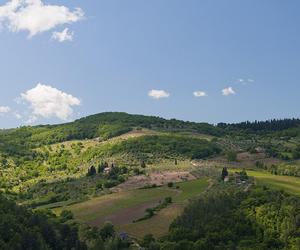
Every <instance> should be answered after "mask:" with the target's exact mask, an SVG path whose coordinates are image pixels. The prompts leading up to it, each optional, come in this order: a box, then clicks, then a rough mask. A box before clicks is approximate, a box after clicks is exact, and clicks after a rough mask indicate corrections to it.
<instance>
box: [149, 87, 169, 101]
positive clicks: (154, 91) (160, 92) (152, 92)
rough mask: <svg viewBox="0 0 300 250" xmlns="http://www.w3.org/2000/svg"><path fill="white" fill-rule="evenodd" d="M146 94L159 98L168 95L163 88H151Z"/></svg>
mask: <svg viewBox="0 0 300 250" xmlns="http://www.w3.org/2000/svg"><path fill="white" fill-rule="evenodd" d="M148 96H150V97H151V98H153V99H160V98H167V97H169V96H170V93H168V92H166V91H165V90H157V89H152V90H150V91H149V93H148Z"/></svg>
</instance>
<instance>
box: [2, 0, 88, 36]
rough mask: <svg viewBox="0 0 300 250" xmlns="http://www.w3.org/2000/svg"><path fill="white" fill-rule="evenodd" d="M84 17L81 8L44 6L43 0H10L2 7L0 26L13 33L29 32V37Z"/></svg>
mask: <svg viewBox="0 0 300 250" xmlns="http://www.w3.org/2000/svg"><path fill="white" fill-rule="evenodd" d="M83 17H84V12H83V10H82V9H80V8H76V9H74V10H73V11H72V10H70V9H69V8H68V7H66V6H63V5H61V6H59V5H50V4H44V3H43V2H42V1H41V0H10V1H8V2H7V3H6V4H4V5H1V6H0V25H2V26H4V27H7V28H8V29H9V30H10V31H12V32H19V31H28V33H29V37H32V36H35V35H36V34H39V33H42V32H45V31H49V30H52V29H54V28H56V27H57V26H60V25H65V24H71V23H75V22H78V21H79V20H81V19H82V18H83Z"/></svg>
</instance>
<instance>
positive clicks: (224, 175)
mask: <svg viewBox="0 0 300 250" xmlns="http://www.w3.org/2000/svg"><path fill="white" fill-rule="evenodd" d="M226 176H228V170H227V168H226V167H224V168H223V169H222V175H221V178H222V180H223V181H224V179H225V177H226Z"/></svg>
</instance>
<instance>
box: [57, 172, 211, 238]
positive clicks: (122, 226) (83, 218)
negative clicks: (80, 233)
mask: <svg viewBox="0 0 300 250" xmlns="http://www.w3.org/2000/svg"><path fill="white" fill-rule="evenodd" d="M176 186H178V188H176ZM207 186H208V180H207V179H204V178H203V179H197V180H191V181H185V182H181V183H175V184H174V187H173V188H169V187H167V186H162V187H156V188H148V189H135V190H127V191H120V192H117V193H113V194H108V195H104V196H101V197H97V198H93V199H91V200H88V201H85V202H82V203H78V204H73V205H70V206H66V207H62V208H59V209H56V212H60V211H61V210H64V209H67V210H70V211H72V212H73V213H74V216H75V220H77V221H78V222H81V223H87V224H89V225H91V226H102V225H103V223H104V222H106V221H111V222H112V223H113V224H114V225H115V226H116V228H117V229H118V230H119V231H125V232H128V233H129V234H131V235H133V236H135V237H142V236H144V235H145V234H147V233H152V234H154V235H155V236H162V235H164V234H165V233H167V231H168V228H169V225H170V223H171V222H172V221H173V220H174V219H175V218H176V217H177V216H178V215H179V214H180V213H181V211H182V209H183V208H184V206H185V204H186V202H187V201H188V199H191V198H193V197H196V196H197V195H198V194H200V193H201V192H203V191H204V190H205V189H206V188H207ZM166 197H172V200H173V203H172V204H171V205H169V206H168V207H166V208H164V209H162V210H161V211H159V212H158V213H157V214H156V215H154V216H153V217H152V218H150V219H147V220H144V221H140V222H136V223H133V221H134V220H137V219H139V218H142V217H143V216H144V215H145V210H146V209H147V208H152V207H155V206H156V205H158V204H159V202H160V201H162V200H164V198H166Z"/></svg>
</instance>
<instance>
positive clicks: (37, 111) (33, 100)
mask: <svg viewBox="0 0 300 250" xmlns="http://www.w3.org/2000/svg"><path fill="white" fill-rule="evenodd" d="M21 100H22V101H23V102H25V103H28V104H29V107H30V110H31V115H30V117H29V120H28V123H33V122H35V121H36V120H37V119H38V118H59V119H61V120H65V121H66V120H68V119H69V118H71V116H72V114H73V108H72V107H73V106H78V105H80V100H79V99H78V98H76V97H74V96H72V95H70V94H67V93H65V92H63V91H61V90H58V89H56V88H54V87H51V86H49V85H45V84H42V83H38V84H37V85H36V86H35V87H34V88H32V89H30V90H27V91H26V92H25V93H22V94H21Z"/></svg>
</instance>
